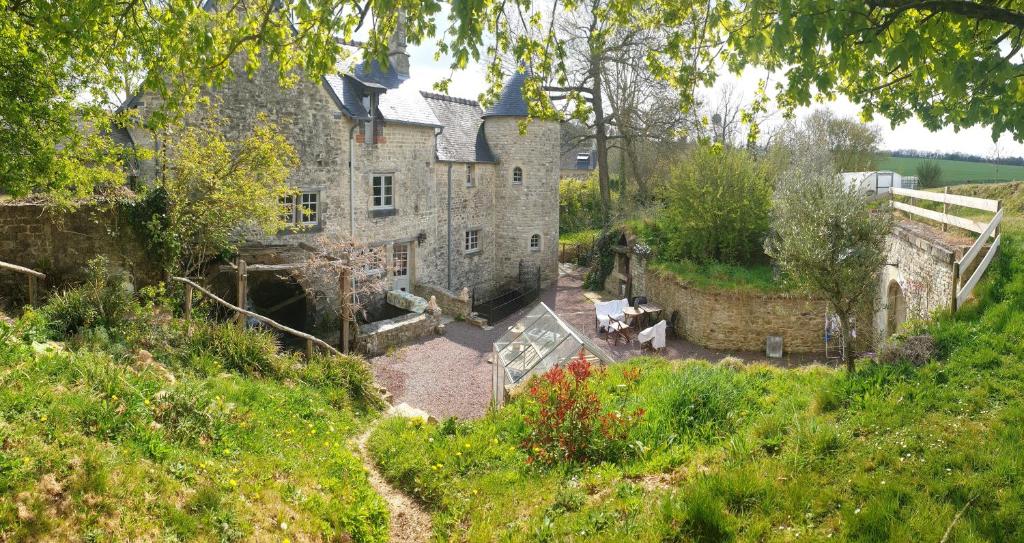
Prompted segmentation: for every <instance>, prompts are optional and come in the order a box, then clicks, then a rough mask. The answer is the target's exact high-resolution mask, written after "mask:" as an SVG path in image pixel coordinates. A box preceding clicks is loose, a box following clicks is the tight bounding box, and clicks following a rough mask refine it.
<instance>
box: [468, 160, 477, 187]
mask: <svg viewBox="0 0 1024 543" xmlns="http://www.w3.org/2000/svg"><path fill="white" fill-rule="evenodd" d="M475 170H476V168H475V167H473V165H472V164H466V186H467V187H475V186H476V171H475Z"/></svg>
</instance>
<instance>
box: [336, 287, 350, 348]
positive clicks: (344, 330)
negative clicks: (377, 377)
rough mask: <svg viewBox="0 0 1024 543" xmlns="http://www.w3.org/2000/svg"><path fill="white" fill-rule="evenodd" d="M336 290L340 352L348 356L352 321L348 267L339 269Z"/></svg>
mask: <svg viewBox="0 0 1024 543" xmlns="http://www.w3.org/2000/svg"><path fill="white" fill-rule="evenodd" d="M338 290H339V291H340V295H341V352H342V353H344V354H348V345H349V339H350V338H349V335H350V329H351V326H350V323H351V321H352V272H351V271H350V270H349V269H348V267H343V268H341V275H340V276H339V279H338Z"/></svg>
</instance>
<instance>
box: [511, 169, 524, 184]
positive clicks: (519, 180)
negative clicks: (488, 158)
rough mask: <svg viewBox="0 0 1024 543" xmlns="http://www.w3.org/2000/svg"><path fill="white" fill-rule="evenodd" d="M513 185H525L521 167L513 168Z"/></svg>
mask: <svg viewBox="0 0 1024 543" xmlns="http://www.w3.org/2000/svg"><path fill="white" fill-rule="evenodd" d="M512 184H513V185H522V184H523V169H522V168H520V167H519V166H516V167H515V168H512Z"/></svg>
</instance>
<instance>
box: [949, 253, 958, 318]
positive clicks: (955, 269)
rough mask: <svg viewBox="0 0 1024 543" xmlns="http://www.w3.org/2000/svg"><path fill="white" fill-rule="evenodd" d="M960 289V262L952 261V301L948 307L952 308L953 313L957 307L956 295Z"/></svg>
mask: <svg viewBox="0 0 1024 543" xmlns="http://www.w3.org/2000/svg"><path fill="white" fill-rule="evenodd" d="M959 291H960V263H959V262H954V263H953V303H952V305H951V306H950V307H952V308H953V313H956V310H957V309H959V308H958V307H957V300H956V295H957V294H958V293H959Z"/></svg>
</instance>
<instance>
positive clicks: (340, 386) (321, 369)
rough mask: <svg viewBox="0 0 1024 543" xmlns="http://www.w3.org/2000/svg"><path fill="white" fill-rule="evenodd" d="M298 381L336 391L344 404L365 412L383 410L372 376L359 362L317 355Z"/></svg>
mask: <svg viewBox="0 0 1024 543" xmlns="http://www.w3.org/2000/svg"><path fill="white" fill-rule="evenodd" d="M299 377H300V378H301V379H303V380H304V381H307V382H309V383H310V384H312V385H315V386H317V387H319V388H323V389H327V390H337V391H338V392H341V393H342V394H340V395H339V398H341V399H342V400H343V401H347V400H349V399H351V401H352V402H354V403H355V404H356V405H358V406H359V407H361V408H363V409H370V408H376V409H379V408H381V407H383V406H384V400H383V399H382V398H381V396H380V392H378V390H377V387H376V385H375V384H374V380H373V372H371V371H370V367H369V366H368V365H367V364H366V362H364V361H363V360H362V359H360V358H357V357H354V356H325V355H316V356H314V357H313V358H312V359H311V360H310V361H309V362H308V363H306V365H305V366H304V367H303V368H302V369H301V370H300V371H299Z"/></svg>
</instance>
